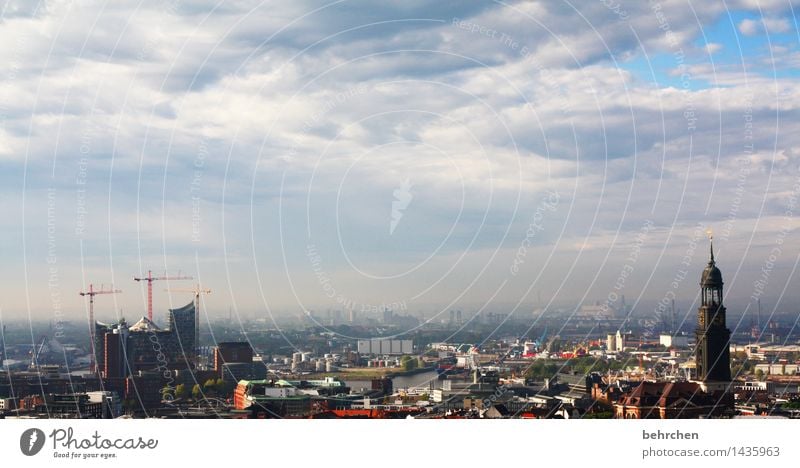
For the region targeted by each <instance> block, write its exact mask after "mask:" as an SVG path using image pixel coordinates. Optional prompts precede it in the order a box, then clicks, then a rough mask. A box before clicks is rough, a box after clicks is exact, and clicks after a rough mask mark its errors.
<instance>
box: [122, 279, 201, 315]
mask: <svg viewBox="0 0 800 468" xmlns="http://www.w3.org/2000/svg"><path fill="white" fill-rule="evenodd" d="M190 279H194V278H192V277H191V276H181V273H180V272H178V276H153V272H152V271H150V270H147V276H145V277H142V278H136V277H134V278H133V280H134V281H147V319H148V320H150V321H151V322H152V321H153V281H161V280H168V281H177V280H190Z"/></svg>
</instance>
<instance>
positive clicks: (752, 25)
mask: <svg viewBox="0 0 800 468" xmlns="http://www.w3.org/2000/svg"><path fill="white" fill-rule="evenodd" d="M791 29H792V26H791V25H790V24H789V20H788V19H786V18H770V17H766V18H761V19H755V20H754V19H749V18H745V19H743V20H742V21H741V22H740V23H739V32H741V33H742V34H744V35H745V36H755V35H757V34H762V33H764V32H767V33H769V34H781V33H785V32H789V31H791Z"/></svg>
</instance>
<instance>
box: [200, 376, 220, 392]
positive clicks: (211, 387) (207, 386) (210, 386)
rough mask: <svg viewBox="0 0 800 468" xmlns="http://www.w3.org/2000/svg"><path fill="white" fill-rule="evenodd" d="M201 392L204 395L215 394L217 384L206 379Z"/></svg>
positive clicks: (212, 380)
mask: <svg viewBox="0 0 800 468" xmlns="http://www.w3.org/2000/svg"><path fill="white" fill-rule="evenodd" d="M203 391H204V392H205V393H206V394H212V395H213V394H216V392H217V382H216V381H215V380H214V379H208V380H206V381H205V383H204V384H203Z"/></svg>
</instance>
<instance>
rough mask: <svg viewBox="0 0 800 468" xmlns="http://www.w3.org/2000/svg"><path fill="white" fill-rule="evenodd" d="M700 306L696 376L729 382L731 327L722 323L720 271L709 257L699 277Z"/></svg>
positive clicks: (706, 379)
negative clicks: (729, 328)
mask: <svg viewBox="0 0 800 468" xmlns="http://www.w3.org/2000/svg"><path fill="white" fill-rule="evenodd" d="M700 293H701V294H700V296H701V302H700V307H699V308H698V309H697V330H696V331H695V337H696V338H697V348H696V351H695V362H696V364H697V380H699V381H701V382H730V380H731V363H730V338H731V331H730V330H728V328H727V327H726V325H725V314H726V311H725V306H724V305H722V272H720V271H719V268H717V265H716V262H715V261H714V244H713V242H712V244H711V258H710V259H709V261H708V265H707V266H706V268H705V269H704V270H703V275H702V277H701V278H700Z"/></svg>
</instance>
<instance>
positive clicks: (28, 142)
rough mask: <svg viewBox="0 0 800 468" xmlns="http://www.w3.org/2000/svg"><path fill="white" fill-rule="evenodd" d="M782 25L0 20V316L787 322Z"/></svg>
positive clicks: (790, 143)
mask: <svg viewBox="0 0 800 468" xmlns="http://www.w3.org/2000/svg"><path fill="white" fill-rule="evenodd" d="M799 3H800V2H794V1H790V0H733V1H723V2H701V1H686V0H674V1H673V0H664V1H655V0H654V1H643V2H623V3H619V2H617V1H615V0H601V1H592V2H574V1H556V0H553V1H547V2H538V1H533V2H529V1H525V2H499V1H498V2H492V1H480V2H474V1H436V2H421V1H414V0H406V1H397V2H370V1H335V2H330V3H327V2H309V1H298V0H292V1H280V0H273V1H269V2H262V1H250V0H235V1H205V0H198V1H192V2H183V1H169V2H138V1H126V0H114V1H85V2H72V1H39V2H36V1H33V0H2V1H0V44H3V46H2V47H0V63H2V64H3V66H2V67H0V209H2V212H3V213H4V214H5V215H4V216H2V217H0V224H2V227H1V228H0V293H1V294H0V319H11V318H26V319H33V320H60V319H81V318H83V317H85V316H86V302H85V301H84V298H82V297H81V296H79V295H78V292H79V291H81V290H85V289H86V288H87V287H88V285H89V284H90V283H91V284H94V285H95V287H97V286H99V285H101V284H102V285H104V286H105V287H106V288H109V287H111V285H113V287H114V288H116V289H119V290H122V291H123V292H122V293H121V294H116V295H108V296H100V297H98V298H97V307H96V316H97V318H98V319H100V320H104V321H110V320H112V319H114V318H115V317H119V316H120V315H125V316H128V317H131V316H137V317H138V316H141V315H143V314H144V313H145V312H144V311H145V304H146V294H145V289H144V286H143V285H142V284H140V283H137V282H134V281H133V279H132V278H133V277H134V276H139V275H145V274H147V271H148V270H152V271H153V273H154V274H155V275H164V274H166V275H174V276H177V275H189V276H192V277H194V278H195V279H194V280H192V281H170V282H167V281H160V282H156V283H154V291H155V292H154V298H155V309H156V313H155V317H156V319H157V320H163V315H164V313H165V311H166V308H167V307H175V306H180V305H183V304H185V303H187V302H188V301H189V300H191V297H192V295H191V293H186V292H172V293H167V292H165V291H164V289H165V288H187V287H191V286H192V284H193V283H197V282H200V283H202V285H203V286H204V287H207V288H209V289H211V290H212V293H211V294H210V295H208V296H205V297H204V308H205V310H207V311H208V313H209V314H211V315H212V316H227V315H228V314H229V313H232V314H236V315H237V316H240V317H241V316H244V317H252V316H255V317H262V316H263V317H268V316H270V315H279V314H284V313H291V314H297V313H302V312H303V311H312V310H313V311H326V310H328V309H349V308H351V307H352V308H353V309H354V310H356V312H357V313H363V314H365V315H368V314H373V313H377V311H379V310H380V309H381V308H382V307H384V306H386V307H390V308H392V309H394V310H395V311H396V312H398V313H420V312H422V313H424V314H425V315H426V317H434V318H435V317H437V316H439V315H438V314H440V313H446V312H447V311H448V310H449V309H451V308H458V309H464V310H468V311H479V310H483V311H495V312H498V311H505V312H511V311H513V312H514V313H519V314H529V313H530V312H531V310H532V309H534V308H537V307H545V308H548V307H549V308H553V307H565V308H566V309H567V310H568V309H569V307H572V306H576V305H579V304H589V303H594V302H596V301H601V302H606V301H611V302H616V301H619V299H620V297H621V296H622V295H625V297H626V302H627V303H628V304H629V305H631V304H633V305H636V307H637V310H640V311H641V313H642V314H648V313H652V312H653V310H654V304H658V303H659V302H660V301H663V300H668V299H669V298H672V297H674V298H677V300H678V302H679V304H680V306H681V307H682V308H683V309H684V310H688V309H690V308H691V307H694V306H696V302H695V300H696V297H697V292H698V291H697V290H698V286H697V285H698V281H699V276H700V272H701V271H702V269H703V267H704V266H705V263H706V262H707V260H708V249H709V242H708V239H707V236H708V234H707V232H709V231H710V232H712V233H713V236H714V248H715V253H716V257H717V260H718V266H719V267H720V268H721V269H722V272H723V275H724V278H725V283H726V295H727V296H726V297H728V298H729V299H730V301H729V305H730V304H733V306H734V307H735V308H737V310H739V311H741V310H747V307H750V306H752V304H753V302H754V300H755V299H756V298H760V299H761V301H762V303H763V304H764V306H765V308H766V310H767V312H768V313H771V312H774V311H789V312H791V311H795V310H796V309H797V307H796V305H795V304H796V300H797V299H798V287H797V286H798V274H797V272H796V267H797V263H798V259H800V257H799V256H798V252H800V250H798V246H800V245H799V244H800V237H798V235H797V227H798V223H797V212H798V211H800V208H798V207H797V206H796V204H797V199H798V195H800V120H799V119H798V113H799V112H800V111H799V110H798V109H800V89H799V88H800V87H799V86H798V79H797V78H798V71H799V70H800V68H799V67H800V47H799V46H800V29H799V28H798V22H797V12H798V11H799V10H798V8H800V4H799ZM442 316H443V317H444V315H442Z"/></svg>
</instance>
